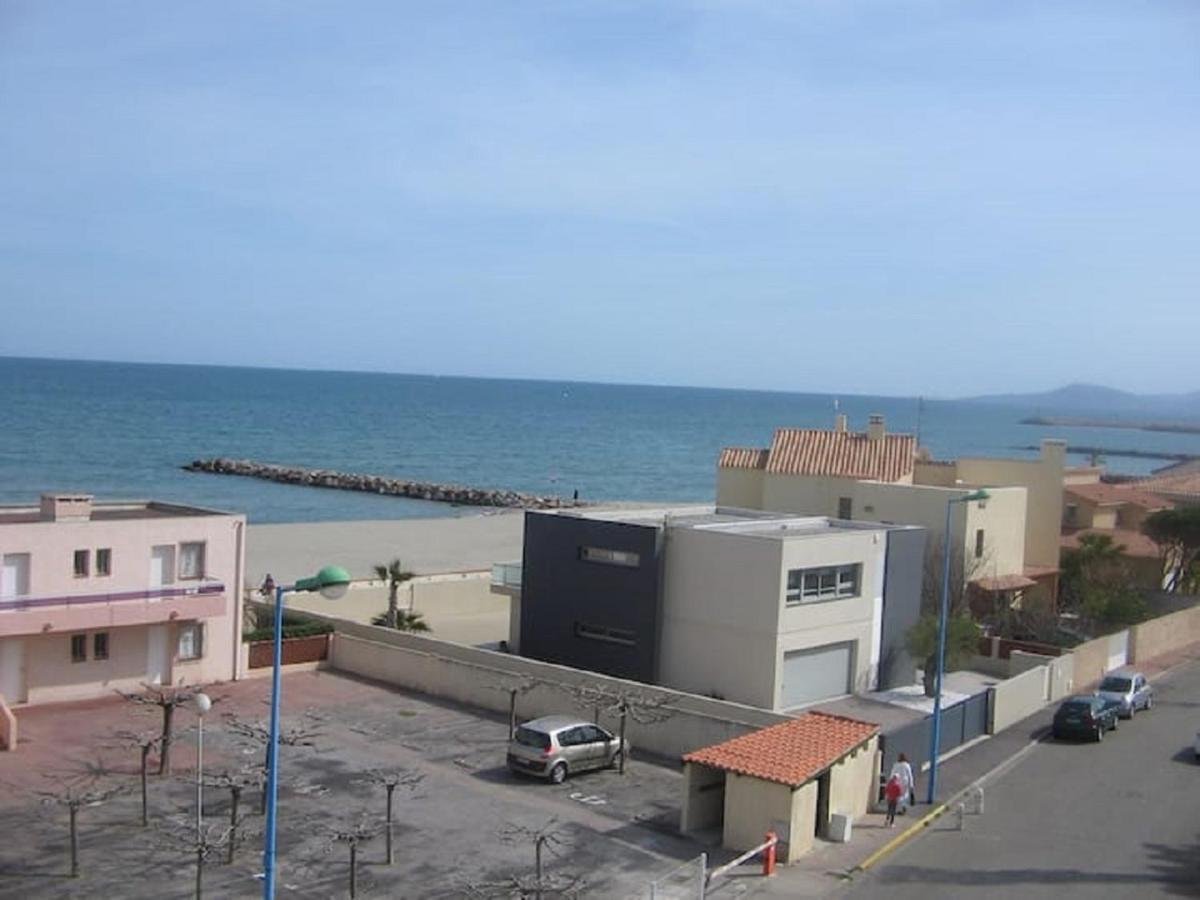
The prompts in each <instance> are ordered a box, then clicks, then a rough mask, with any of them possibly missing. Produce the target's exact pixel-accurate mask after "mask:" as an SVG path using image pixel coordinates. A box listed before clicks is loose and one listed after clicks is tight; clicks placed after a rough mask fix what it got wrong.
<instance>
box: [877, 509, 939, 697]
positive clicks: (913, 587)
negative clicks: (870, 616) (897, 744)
mask: <svg viewBox="0 0 1200 900" xmlns="http://www.w3.org/2000/svg"><path fill="white" fill-rule="evenodd" d="M928 538H929V532H928V531H926V530H925V529H924V528H891V529H889V530H888V536H887V559H886V560H885V561H884V572H883V625H882V629H881V631H882V633H881V635H880V649H879V688H880V690H887V689H888V688H892V687H897V686H900V685H907V684H912V683H913V678H914V677H915V673H916V668H917V667H916V663H915V662H914V660H913V658H912V656H910V655H909V652H908V647H907V636H908V632H909V631H910V630H911V629H912V627H913V626H914V625H916V624H917V620H918V619H920V618H921V590H922V588H923V586H924V579H925V544H926V541H927V540H928Z"/></svg>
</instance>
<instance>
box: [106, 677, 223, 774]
mask: <svg viewBox="0 0 1200 900" xmlns="http://www.w3.org/2000/svg"><path fill="white" fill-rule="evenodd" d="M143 687H144V688H145V691H144V692H143V693H140V694H132V693H126V692H125V691H120V690H119V691H117V693H118V694H120V695H121V696H122V697H124V698H125V699H126V700H128V701H130V702H131V703H137V704H140V705H142V706H157V707H158V708H159V709H160V710H161V711H162V734H161V735H160V737H159V756H158V774H159V775H165V774H167V773H169V772H170V771H171V743H172V742H173V740H174V737H175V727H174V724H175V710H176V709H178V708H179V707H180V706H182V705H183V704H185V703H187V702H188V701H189V700H191V699H192V697H194V696H195V695H196V692H197V690H199V689H198V688H194V687H183V686H176V687H173V686H170V685H157V684H146V685H143ZM213 702H214V703H215V702H217V701H216V699H215V698H214V700H213Z"/></svg>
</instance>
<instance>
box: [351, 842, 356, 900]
mask: <svg viewBox="0 0 1200 900" xmlns="http://www.w3.org/2000/svg"><path fill="white" fill-rule="evenodd" d="M357 893H358V842H357V841H351V842H350V896H351V897H354V896H355V895H356V894H357Z"/></svg>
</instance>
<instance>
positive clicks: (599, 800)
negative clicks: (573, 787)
mask: <svg viewBox="0 0 1200 900" xmlns="http://www.w3.org/2000/svg"><path fill="white" fill-rule="evenodd" d="M567 796H568V797H570V798H571V799H572V800H575V801H577V802H579V803H586V804H588V805H589V806H603V805H604V804H606V803H608V801H607V800H605V799H604V798H603V797H598V796H596V795H595V794H588V795H585V794H582V793H580V792H579V791H574V792H572V793H570V794H567Z"/></svg>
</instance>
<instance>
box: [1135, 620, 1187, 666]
mask: <svg viewBox="0 0 1200 900" xmlns="http://www.w3.org/2000/svg"><path fill="white" fill-rule="evenodd" d="M1195 641H1200V607H1193V608H1192V609H1185V610H1183V611H1182V612H1177V613H1171V614H1170V615H1166V616H1161V617H1160V618H1157V619H1151V620H1150V621H1148V622H1143V623H1142V624H1141V625H1135V626H1134V627H1133V628H1131V629H1129V659H1130V661H1132V662H1141V661H1142V660H1145V659H1150V658H1152V657H1155V656H1158V655H1159V654H1160V653H1170V652H1171V651H1173V650H1178V649H1179V648H1181V647H1186V646H1187V645H1188V644H1191V643H1193V642H1195Z"/></svg>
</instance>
